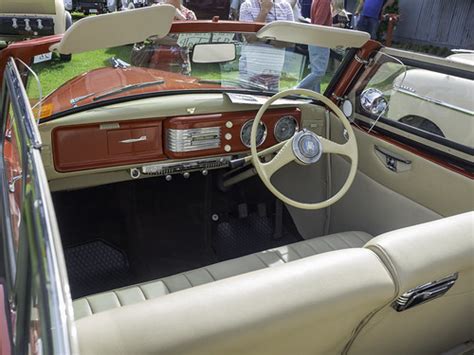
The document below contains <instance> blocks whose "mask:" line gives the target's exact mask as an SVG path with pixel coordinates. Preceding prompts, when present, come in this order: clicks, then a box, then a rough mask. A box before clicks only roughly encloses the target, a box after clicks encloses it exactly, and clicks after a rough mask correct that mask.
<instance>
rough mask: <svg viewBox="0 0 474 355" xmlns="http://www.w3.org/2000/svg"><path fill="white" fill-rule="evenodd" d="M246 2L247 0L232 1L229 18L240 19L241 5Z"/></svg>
mask: <svg viewBox="0 0 474 355" xmlns="http://www.w3.org/2000/svg"><path fill="white" fill-rule="evenodd" d="M244 2H245V0H232V1H231V2H230V13H229V19H230V20H234V21H238V20H239V14H240V7H241V6H242V4H243V3H244Z"/></svg>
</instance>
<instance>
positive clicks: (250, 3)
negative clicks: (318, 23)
mask: <svg viewBox="0 0 474 355" xmlns="http://www.w3.org/2000/svg"><path fill="white" fill-rule="evenodd" d="M260 9H261V6H260V0H246V1H245V2H244V3H243V4H242V6H241V7H240V17H239V20H240V21H243V22H255V21H256V20H257V17H258V14H259V13H260ZM277 20H278V21H282V20H283V21H294V20H295V18H294V16H293V9H292V8H291V5H290V4H289V3H287V2H286V1H278V0H274V3H273V7H272V9H271V10H270V11H269V12H268V15H267V18H266V19H265V22H267V23H268V22H273V21H277Z"/></svg>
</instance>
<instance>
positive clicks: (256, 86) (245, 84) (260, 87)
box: [198, 79, 269, 91]
mask: <svg viewBox="0 0 474 355" xmlns="http://www.w3.org/2000/svg"><path fill="white" fill-rule="evenodd" d="M198 82H199V83H200V84H221V85H222V83H223V82H224V83H226V82H227V83H230V84H237V85H238V86H240V87H242V88H244V89H258V90H263V91H269V90H268V87H266V86H265V85H263V84H258V83H255V82H253V81H250V80H245V79H225V80H222V79H200V80H199V81H198Z"/></svg>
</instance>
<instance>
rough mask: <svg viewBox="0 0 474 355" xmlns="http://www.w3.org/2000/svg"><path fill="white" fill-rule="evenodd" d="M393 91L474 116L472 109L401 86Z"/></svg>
mask: <svg viewBox="0 0 474 355" xmlns="http://www.w3.org/2000/svg"><path fill="white" fill-rule="evenodd" d="M395 91H398V92H401V93H402V94H405V95H408V96H412V97H415V98H417V99H420V100H423V101H426V102H429V103H431V104H435V105H438V106H442V107H446V108H449V109H451V110H454V111H458V112H462V113H465V114H467V115H470V116H474V111H470V110H469V109H466V108H463V107H459V106H456V105H451V104H449V103H447V102H444V101H441V100H438V99H434V98H432V97H429V96H422V95H418V94H416V93H414V92H412V91H410V90H406V89H405V88H402V87H399V88H397V89H395Z"/></svg>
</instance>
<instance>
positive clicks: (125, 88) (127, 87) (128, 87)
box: [69, 79, 165, 107]
mask: <svg viewBox="0 0 474 355" xmlns="http://www.w3.org/2000/svg"><path fill="white" fill-rule="evenodd" d="M164 82H165V81H164V80H163V79H159V80H155V81H147V82H145V83H137V84H129V85H125V86H121V87H118V88H114V89H111V90H109V91H106V92H105V93H103V94H101V95H98V96H95V95H97V93H96V92H93V93H90V94H87V95H83V96H78V97H75V98H74V99H71V100H70V101H69V102H70V103H71V105H72V106H73V107H77V104H78V103H79V102H81V101H83V100H85V99H88V98H89V97H91V96H94V98H93V101H98V100H100V99H103V98H104V97H107V96H112V95H115V94H119V93H121V92H125V91H128V90H132V89H139V88H145V87H147V86H153V85H161V84H164Z"/></svg>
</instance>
